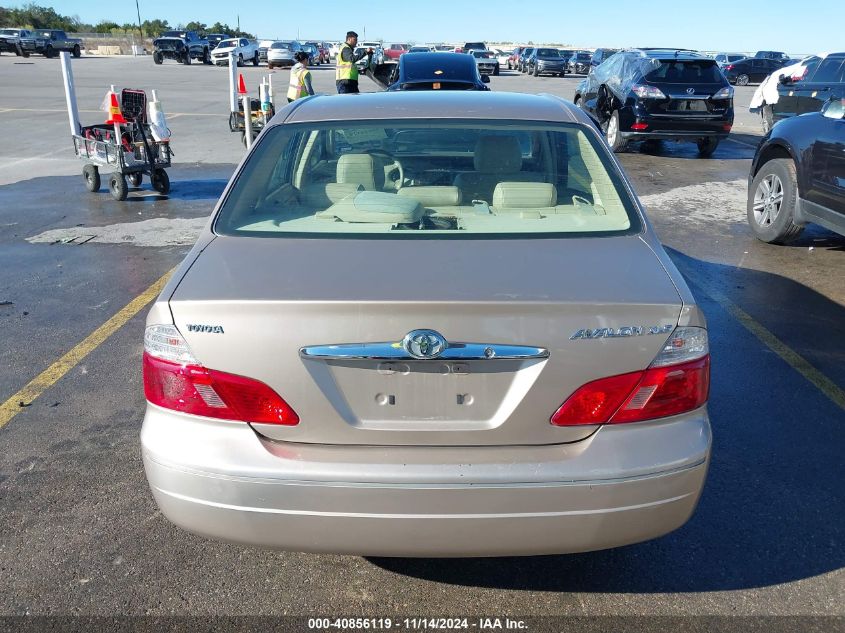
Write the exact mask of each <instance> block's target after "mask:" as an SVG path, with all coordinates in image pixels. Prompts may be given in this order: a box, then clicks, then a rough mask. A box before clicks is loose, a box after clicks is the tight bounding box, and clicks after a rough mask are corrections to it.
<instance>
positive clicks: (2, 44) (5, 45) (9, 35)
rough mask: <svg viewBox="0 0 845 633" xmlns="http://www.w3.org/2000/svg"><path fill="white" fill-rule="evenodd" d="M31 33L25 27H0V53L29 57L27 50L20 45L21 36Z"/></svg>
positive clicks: (28, 35) (27, 35)
mask: <svg viewBox="0 0 845 633" xmlns="http://www.w3.org/2000/svg"><path fill="white" fill-rule="evenodd" d="M31 35H32V34H31V32H30V31H28V30H27V29H0V53H14V54H15V55H17V56H18V57H21V56H23V57H29V51H25V50H24V49H23V48H22V47H21V38H22V37H30V36H31Z"/></svg>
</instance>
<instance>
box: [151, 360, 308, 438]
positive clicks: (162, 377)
mask: <svg viewBox="0 0 845 633" xmlns="http://www.w3.org/2000/svg"><path fill="white" fill-rule="evenodd" d="M144 394H145V395H146V398H147V400H149V401H150V402H151V403H152V404H155V405H158V406H160V407H163V408H165V409H171V410H173V411H181V412H182V413H189V414H192V415H202V416H206V417H209V418H218V419H222V420H235V421H241V422H256V423H261V424H282V425H286V426H296V425H297V424H299V416H297V415H296V412H294V410H293V409H291V408H290V406H289V405H288V403H287V402H285V401H284V400H283V399H282V397H281V396H279V394H277V393H276V392H275V391H273V390H272V389H271V388H270V387H269V386H267V385H266V384H264V383H263V382H260V381H258V380H253V379H252V378H246V377H244V376H237V375H235V374H228V373H225V372H222V371H216V370H214V369H207V368H205V367H202V366H200V365H185V364H180V363H173V362H170V361H166V360H162V359H160V358H155V357H153V356H151V355H150V354H149V353H147V352H144Z"/></svg>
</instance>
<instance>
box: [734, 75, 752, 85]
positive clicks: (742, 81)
mask: <svg viewBox="0 0 845 633" xmlns="http://www.w3.org/2000/svg"><path fill="white" fill-rule="evenodd" d="M750 79H751V78H750V77H749V76H748V75H738V76H737V78H736V85H737V86H747V85H748V82H749V80H750Z"/></svg>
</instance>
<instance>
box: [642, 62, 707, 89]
mask: <svg viewBox="0 0 845 633" xmlns="http://www.w3.org/2000/svg"><path fill="white" fill-rule="evenodd" d="M645 78H646V81H649V82H651V83H669V84H671V83H684V84H693V83H702V84H705V83H722V82H723V81H724V79H723V78H722V71H720V70H719V66H718V65H717V64H716V62H715V61H714V60H712V59H701V60H695V61H678V60H675V61H662V62H660V66H659V67H658V68H656V69H655V70H653V71H651V72H650V73H649V74H648V75H646V77H645Z"/></svg>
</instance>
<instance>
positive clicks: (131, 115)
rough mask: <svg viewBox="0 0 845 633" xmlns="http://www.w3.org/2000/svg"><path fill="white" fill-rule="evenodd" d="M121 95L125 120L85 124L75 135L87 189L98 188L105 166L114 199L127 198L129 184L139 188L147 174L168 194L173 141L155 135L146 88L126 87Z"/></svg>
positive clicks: (74, 143) (96, 189) (75, 145)
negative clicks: (158, 139) (162, 139)
mask: <svg viewBox="0 0 845 633" xmlns="http://www.w3.org/2000/svg"><path fill="white" fill-rule="evenodd" d="M120 97H121V98H120V101H121V104H120V110H121V113H122V114H123V119H124V120H125V123H117V124H101V125H89V126H83V127H81V128H80V134H74V135H73V148H74V151H75V152H76V155H77V157H78V158H79V159H80V160H83V161H85V163H86V165H85V167H83V168H82V175H83V177H84V178H85V186H86V188H87V189H88V191H91V192H95V191H99V189H100V169H101V168H106V169H107V170H110V171H111V172H112V173H111V175H110V176H109V181H108V187H109V193H111V195H112V197H113V198H114V199H115V200H126V196H127V194H128V193H129V185H130V184H131V185H132V186H133V187H139V186H140V185H141V181H142V180H143V176H144V174H146V175H147V176H148V177H149V179H150V184H152V186H153V189H155V190H156V191H158V192H159V193H161V194H167V193H168V192H169V191H170V178H169V177H168V175H167V172H166V171H165V169H166V168H167V167H170V158H171V154H172V153H171V151H170V141H169V139H168V140H166V141H156V140H155V139H154V138H153V136H152V134H151V132H150V127H149V124H148V123H147V95H146V93H145V92H144V91H143V90H129V89H124V90H123V91H121V95H120ZM118 132H119V134H120V136H119V138H118ZM127 181H128V183H127Z"/></svg>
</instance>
